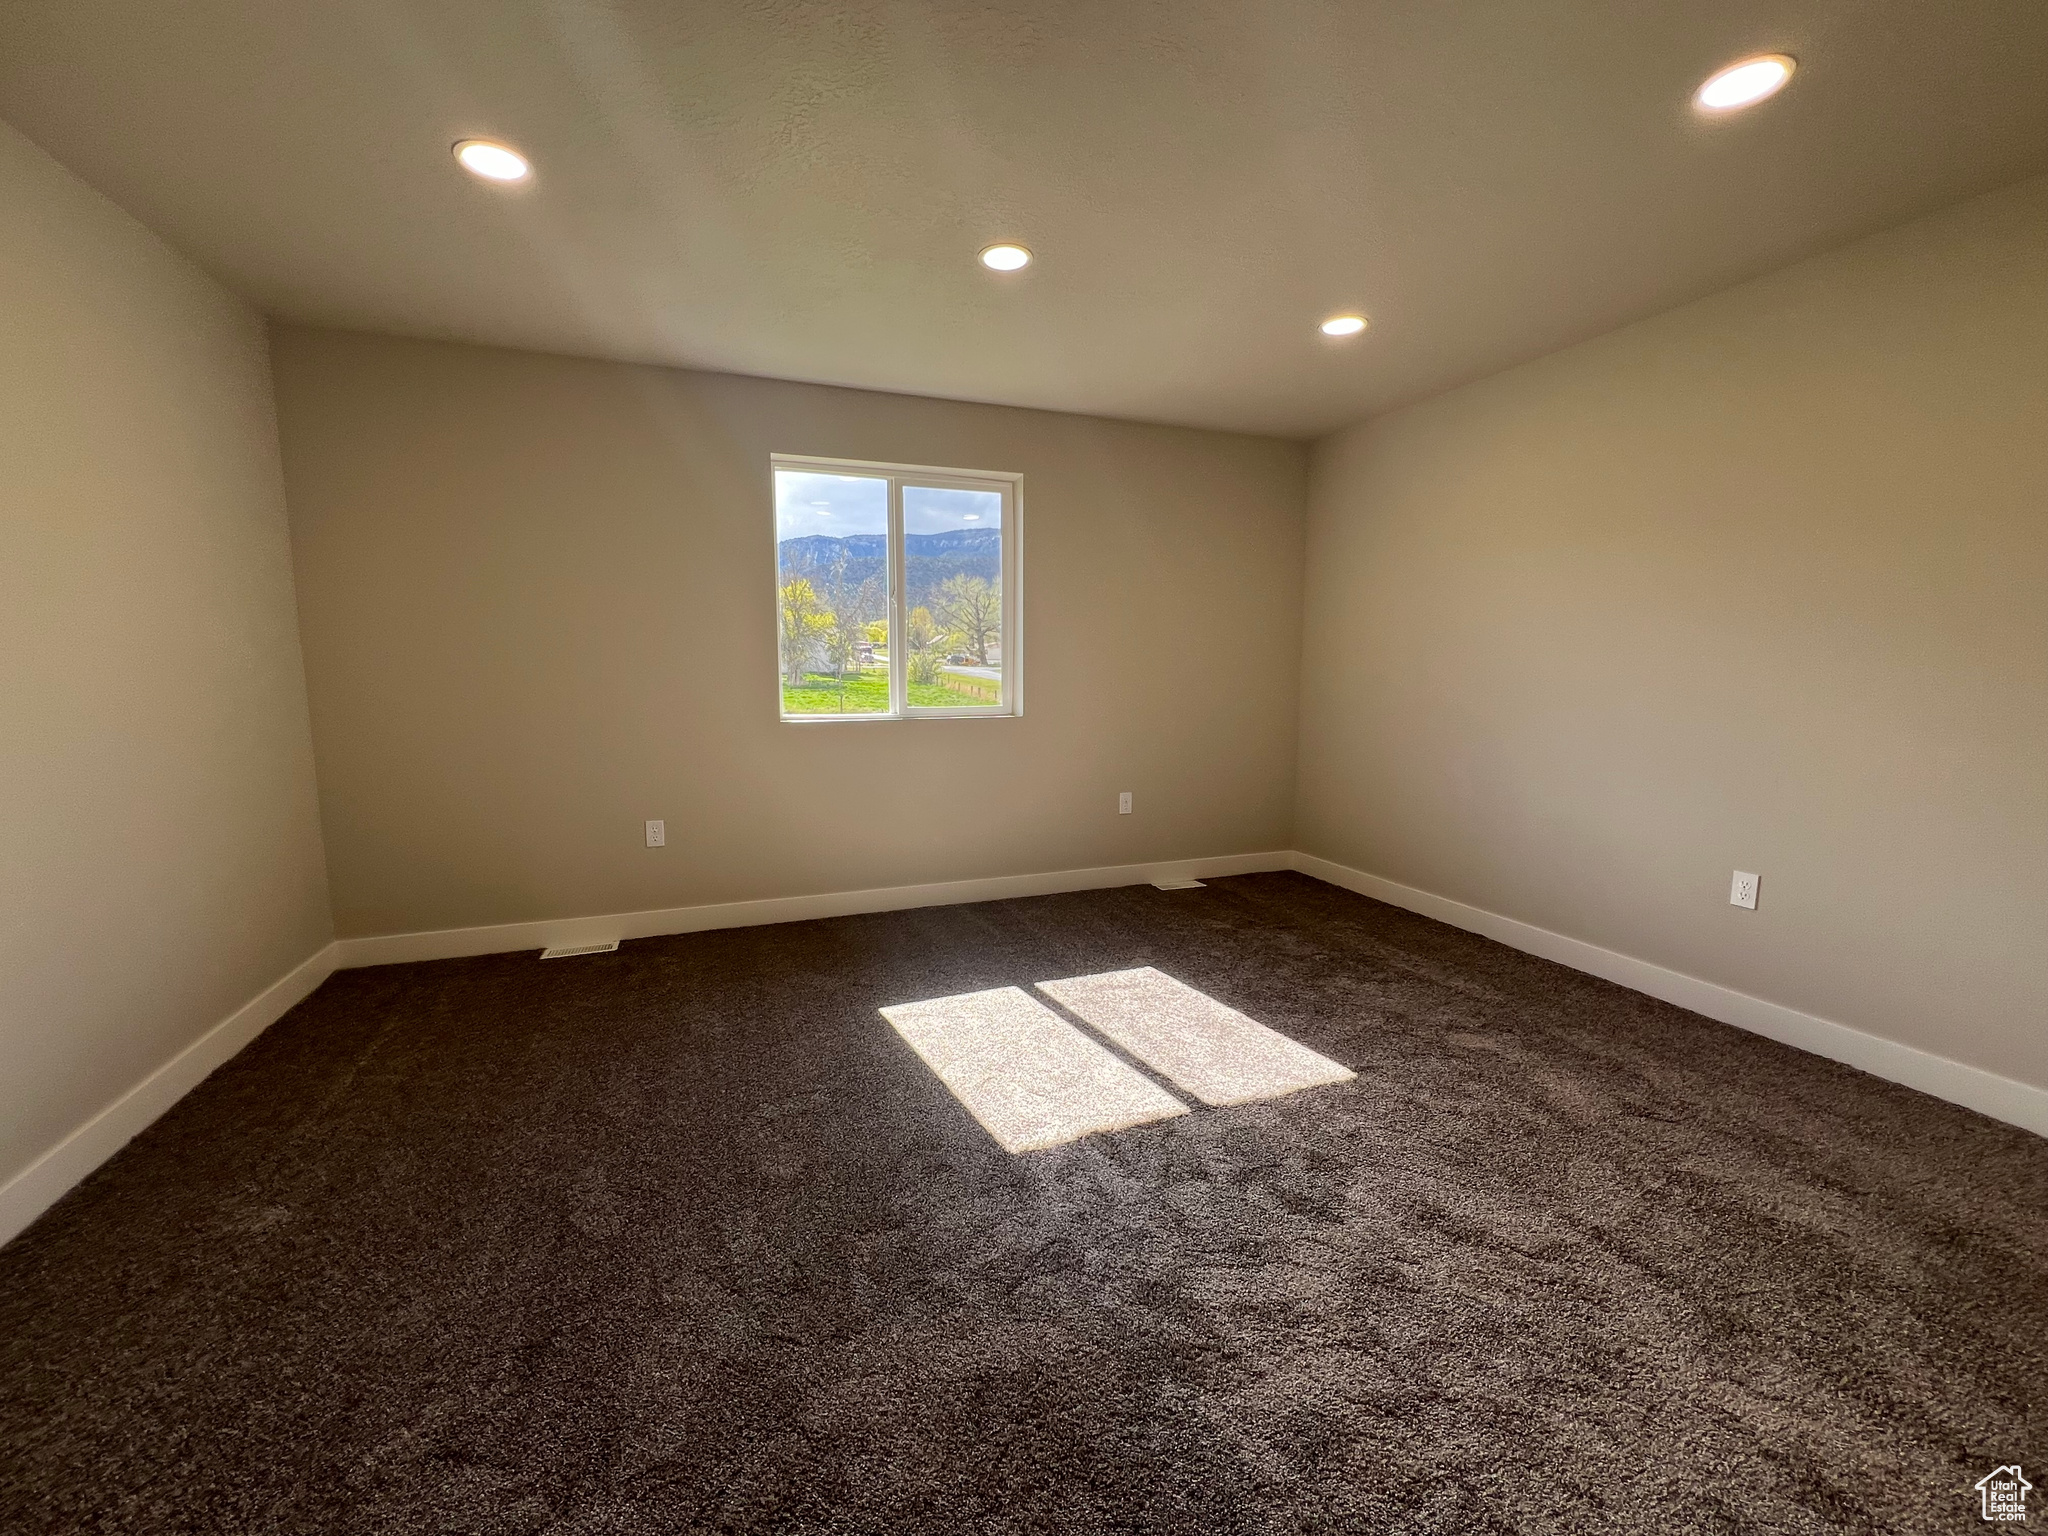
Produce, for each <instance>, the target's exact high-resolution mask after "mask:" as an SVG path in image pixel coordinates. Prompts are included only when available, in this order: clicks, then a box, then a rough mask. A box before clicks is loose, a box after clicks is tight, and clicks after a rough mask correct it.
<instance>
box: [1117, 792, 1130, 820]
mask: <svg viewBox="0 0 2048 1536" xmlns="http://www.w3.org/2000/svg"><path fill="white" fill-rule="evenodd" d="M1116 813H1117V815H1119V816H1128V815H1130V814H1131V792H1130V791H1129V790H1128V789H1127V790H1125V791H1124V792H1123V793H1122V794H1120V795H1118V796H1117V797H1116Z"/></svg>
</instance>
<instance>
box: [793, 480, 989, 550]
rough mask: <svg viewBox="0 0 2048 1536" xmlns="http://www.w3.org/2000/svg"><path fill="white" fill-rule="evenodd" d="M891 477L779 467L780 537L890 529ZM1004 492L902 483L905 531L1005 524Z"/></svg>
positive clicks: (795, 537)
mask: <svg viewBox="0 0 2048 1536" xmlns="http://www.w3.org/2000/svg"><path fill="white" fill-rule="evenodd" d="M888 489H889V487H888V482H887V481H885V480H869V479H867V478H865V477H863V476H859V475H817V474H810V473H808V472H805V471H801V470H793V469H779V470H777V471H776V472H775V526H776V537H777V538H778V539H800V538H803V537H805V536H807V535H809V534H817V533H822V534H828V535H831V536H832V537H835V538H844V537H845V536H846V535H847V534H849V533H886V532H887V531H888V528H889V496H888ZM1002 512H1003V498H1002V495H1001V494H1000V493H999V492H996V491H951V490H940V489H938V488H936V487H931V486H916V485H906V486H905V487H904V488H903V531H904V532H905V533H946V532H949V531H951V530H952V529H955V528H977V527H979V528H995V527H1000V526H1001V524H1002Z"/></svg>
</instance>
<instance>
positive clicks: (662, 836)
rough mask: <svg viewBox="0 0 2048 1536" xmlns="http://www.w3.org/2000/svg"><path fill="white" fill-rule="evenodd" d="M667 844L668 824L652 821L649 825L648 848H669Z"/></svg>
mask: <svg viewBox="0 0 2048 1536" xmlns="http://www.w3.org/2000/svg"><path fill="white" fill-rule="evenodd" d="M667 844H668V823H667V822H665V821H650V822H649V823H647V846H648V847H650V848H661V847H665V846H667Z"/></svg>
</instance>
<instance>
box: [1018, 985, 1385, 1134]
mask: <svg viewBox="0 0 2048 1536" xmlns="http://www.w3.org/2000/svg"><path fill="white" fill-rule="evenodd" d="M1038 990H1039V991H1041V992H1043V993H1044V994H1045V995H1046V996H1047V997H1049V998H1051V999H1052V1000H1053V1001H1054V1002H1056V1003H1058V1004H1059V1005H1060V1006H1061V1007H1062V1008H1064V1009H1066V1010H1067V1012H1069V1013H1071V1014H1073V1015H1074V1017H1075V1018H1077V1019H1079V1020H1080V1021H1081V1022H1082V1023H1084V1024H1086V1025H1088V1026H1089V1027H1090V1028H1091V1029H1094V1030H1096V1031H1097V1032H1099V1033H1100V1034H1102V1035H1103V1036H1104V1037H1105V1038H1107V1039H1108V1040H1110V1041H1111V1042H1112V1043H1113V1044H1115V1045H1118V1046H1120V1047H1122V1048H1123V1049H1124V1050H1126V1051H1128V1052H1130V1053H1131V1055H1133V1056H1135V1057H1137V1058H1138V1060H1140V1061H1142V1062H1144V1063H1145V1065H1146V1066H1148V1067H1150V1068H1151V1069H1152V1070H1153V1071H1155V1072H1157V1073H1159V1074H1160V1075H1161V1076H1164V1077H1170V1078H1172V1079H1173V1080H1174V1081H1175V1082H1176V1083H1178V1084H1180V1086H1181V1087H1183V1088H1185V1089H1186V1090H1187V1091H1188V1092H1189V1093H1192V1094H1193V1095H1194V1096H1195V1097H1196V1098H1198V1099H1200V1100H1201V1101H1202V1102H1203V1103H1204V1104H1249V1103H1252V1102H1254V1101H1255V1100H1258V1099H1277V1098H1280V1097H1282V1096H1283V1095H1285V1094H1290V1093H1296V1092H1299V1091H1300V1090H1301V1089H1303V1088H1314V1087H1317V1086H1319V1085H1320V1084H1323V1083H1341V1082H1346V1081H1348V1080H1349V1079H1351V1078H1352V1077H1354V1076H1355V1075H1356V1074H1355V1073H1353V1072H1352V1071H1351V1069H1350V1068H1349V1067H1342V1066H1339V1065H1338V1064H1337V1063H1336V1062H1334V1061H1332V1060H1330V1058H1329V1057H1327V1056H1318V1055H1317V1054H1316V1053H1315V1052H1314V1051H1312V1050H1310V1049H1309V1048H1308V1047H1307V1046H1305V1045H1301V1044H1298V1043H1297V1042H1295V1041H1293V1040H1290V1039H1288V1038H1287V1037H1286V1036H1285V1035H1283V1034H1281V1033H1279V1032H1278V1031H1277V1030H1271V1029H1268V1028H1266V1026H1265V1025H1263V1024H1260V1023H1258V1022H1256V1021H1255V1020H1252V1019H1248V1018H1246V1017H1245V1016H1244V1015H1243V1014H1241V1013H1239V1012H1238V1011H1237V1010H1236V1009H1235V1008H1226V1007H1225V1006H1224V1005H1223V1004H1221V1003H1219V1002H1217V1001H1216V999H1215V998H1213V997H1211V996H1209V994H1208V993H1206V992H1197V991H1196V990H1195V989H1194V988H1193V987H1191V986H1189V985H1188V984H1187V983H1186V982H1182V981H1175V980H1174V979H1173V978H1172V977H1171V976H1169V975H1167V974H1166V973H1165V972H1164V971H1155V970H1154V969H1153V968H1152V967H1151V966H1149V965H1147V966H1141V967H1139V968H1138V969H1137V970H1134V971H1106V972H1104V973H1103V974H1102V975H1100V976H1075V977H1071V978H1069V979H1068V980H1066V981H1042V982H1040V983H1039V984H1038Z"/></svg>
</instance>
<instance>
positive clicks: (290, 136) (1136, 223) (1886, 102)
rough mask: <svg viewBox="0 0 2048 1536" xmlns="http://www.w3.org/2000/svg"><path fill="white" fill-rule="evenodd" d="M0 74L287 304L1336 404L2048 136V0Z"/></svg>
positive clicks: (1546, 8)
mask: <svg viewBox="0 0 2048 1536" xmlns="http://www.w3.org/2000/svg"><path fill="white" fill-rule="evenodd" d="M1762 50H1782V51H1785V52H1789V53H1792V54H1795V55H1797V56H1798V57H1799V59H1800V60H1801V62H1802V68H1801V70H1800V72H1799V75H1798V78H1797V79H1796V80H1795V81H1794V83H1793V85H1792V86H1791V88H1790V89H1789V90H1787V91H1786V92H1785V94H1784V95H1782V96H1781V97H1779V98H1778V99H1776V100H1775V101H1772V102H1769V103H1767V104H1765V105H1764V106H1762V107H1760V108H1758V109H1756V110H1755V111H1753V112H1751V113H1748V114H1745V115H1741V116H1738V117H1735V118H1731V119H1725V120H1722V121H1718V122H1712V123H1704V122H1701V121H1699V120H1698V119H1696V118H1695V116H1694V115H1693V113H1692V111H1691V109H1690V106H1689V96H1690V93H1691V91H1692V89H1693V87H1694V86H1695V85H1696V84H1697V83H1698V82H1699V80H1700V79H1701V78H1702V77H1704V76H1705V75H1706V74H1707V73H1708V72H1710V71H1711V70H1712V69H1714V68H1715V67H1717V66H1719V65H1721V64H1723V63H1726V62H1728V61H1730V60H1732V59H1734V58H1736V57H1739V56H1741V55H1743V54H1746V53H1751V52H1757V51H1762ZM0 117H5V118H7V119H8V120H9V121H11V122H13V123H14V124H15V125H16V126H18V127H19V128H21V129H22V130H23V131H24V132H26V133H27V134H28V135H29V136H30V137H32V138H33V139H35V140H36V141H37V142H38V143H40V144H41V145H43V147H44V148H46V149H47V150H49V151H50V152H51V153H52V154H54V155H55V156H56V157H57V158H58V159H59V160H62V161H63V162H64V163H65V164H67V165H69V166H70V167H71V168H72V169H74V170H75V171H77V172H78V173H79V174H80V175H82V176H84V177H85V178H86V179H87V180H88V181H91V182H92V183H93V184H94V185H96V186H98V187H100V188H101V189H102V190H104V191H105V192H107V193H108V194H109V195H110V196H112V197H113V198H114V199H116V200H117V201H118V202H120V203H121V204H122V205H123V206H125V207H126V208H128V209H129V210H130V211H131V212H133V213H135V214H136V215H137V216H138V217H140V218H142V219H143V220H144V221H145V222H147V223H149V224H151V225H152V226H154V227H155V228H156V229H158V230H160V231H161V232H162V233H163V234H164V235H165V236H166V237H168V238H169V239H170V240H171V241H172V242H173V243H174V244H176V245H178V246H179V247H181V248H182V249H184V250H185V251H187V252H189V253H190V254H191V255H192V256H194V257H196V258H197V259H198V260H199V261H201V262H203V263H204V264H205V265H207V266H208V267H209V268H211V269H212V270H213V271H215V272H216V273H218V274H219V275H220V276H221V277H222V278H224V279H225V280H226V281H227V282H228V283H229V284H230V285H232V286H233V287H235V288H236V289H237V290H239V291H240V292H242V293H244V294H246V295H247V296H248V297H249V298H251V299H252V300H254V301H255V302H256V303H258V304H260V305H261V306H263V307H264V308H266V309H268V310H270V311H271V312H273V313H275V314H278V315H282V316H286V317H290V318H294V319H302V320H311V321H320V322H327V323H333V324H338V325H346V326H356V327H363V328H370V329H377V330H389V331H399V332H407V333H416V334H421V335H432V336H448V337H459V338H467V339H473V340H478V341H488V342H498V343H503V344H506V345H512V346H522V347H535V348H543V349H547V350H551V351H561V352H571V353H582V354H588V355H593V356H603V357H621V358H633V359H642V360H649V361H660V362H675V363H686V364H691V365H694V366H698V367H705V368H716V369H727V370H732V371H736V372H742V373H759V374H770V375H775V376H778V377H784V378H796V379H813V380H822V381H826V382H831V383H839V384H854V385H862V386H866V387H870V388H879V389H890V390H903V391H909V392H913V393H918V394H932V395H950V396H958V397H962V398H968V399H977V400H994V401H1001V402H1005V403H1009V404H1017V405H1034V406H1046V407H1051V408H1054V409H1060V410H1072V411H1087V412H1095V413H1100V414H1106V415H1116V416H1131V417H1139V418H1147V419H1153V420H1162V421H1174V422H1186V423H1191V424H1196V425H1205V426H1224V427H1235V428H1242V429H1247V430H1254V431H1268V432H1279V433H1285V434H1289V435H1309V434H1313V433H1317V432H1321V431H1325V430H1328V429H1330V428H1332V427H1336V426H1339V425H1342V424H1345V423H1347V422H1350V421H1354V420H1356V419H1358V418H1359V417H1361V416H1365V415H1368V414H1370V413H1372V412H1374V411H1376V410H1380V409H1384V408H1386V407H1388V406H1390V405H1394V404H1398V403H1400V402H1403V401H1406V400H1410V399H1414V398H1417V397H1419V396H1421V395H1425V394H1428V393H1430V392H1432V391H1435V390H1438V389H1442V388H1444V387H1446V386H1448V385H1451V384H1455V383H1458V382H1460V381H1462V380H1465V379H1469V378H1473V377H1476V376H1478V375H1481V374H1485V373H1488V372H1491V371H1493V370H1495V369H1498V368H1501V367H1503V366H1506V365H1508V364H1510V363H1513V362H1516V361H1519V360H1521V359H1524V358H1528V357H1531V356H1535V355H1537V354H1539V353H1542V352H1545V351H1548V350H1551V349H1553V348H1555V347H1558V346H1561V345H1564V344H1566V343H1569V342H1571V341H1574V340H1577V339H1580V338H1582V337H1585V336H1588V335H1592V334H1596V333H1598V332H1599V331H1602V330H1605V329H1608V328H1610V327H1612V326H1614V325H1615V324H1617V323H1620V322H1622V321H1625V320H1628V319H1631V318H1634V317H1636V316H1640V315H1644V314H1648V313H1651V312H1654V311H1656V310H1658V309H1661V308H1665V307H1668V306H1669V305H1671V304H1674V303H1677V302H1680V301H1682V300H1684V299H1687V298H1689V297H1692V296H1694V295H1697V294H1700V293H1703V292H1707V291H1710V290H1712V289H1714V288H1717V287H1720V286H1723V285H1725V284H1727V283H1729V282H1732V281H1735V280H1737V279H1740V278H1742V277H1745V276H1748V275H1750V274H1753V273H1756V272H1760V271H1763V270H1767V269H1768V268H1770V267H1773V266H1776V265H1779V264H1781V263H1783V262H1785V261H1788V260H1790V259H1793V258H1795V257H1798V256H1800V255H1803V254H1805V253H1807V252H1810V251H1814V250H1818V249H1822V248H1824V247H1826V246H1829V245H1832V244H1835V243H1838V242H1840V241H1842V240H1845V239H1848V238H1850V237H1853V236H1855V235H1858V234H1861V233H1864V232H1866V231H1869V230H1872V229H1876V228H1879V227H1882V226H1884V225H1886V224H1889V223H1893V222H1896V221H1898V220H1900V219H1903V218H1905V217H1908V216H1910V215H1912V214H1914V213H1917V212H1919V211H1921V210H1923V209H1926V208H1930V207H1933V206H1936V205H1938V204H1941V203H1944V202H1948V201H1951V200H1953V199H1956V198H1959V197H1962V196H1965V195H1967V194H1969V193H1972V192H1976V191H1980V190H1984V189H1987V188H1990V187H1994V186H1998V185H2001V184H2003V183H2006V182H2010V181H2015V180H2018V179H2020V178H2021V177H2024V176H2027V175H2031V174H2034V173H2037V172H2040V171H2043V170H2048V4H2044V3H2043V0H1971V3H1969V4H1963V5H1958V4H1955V3H1953V0H1916V3H1907V0H1783V3H1776V4H1764V3H1754V0H1712V3H1704V0H1663V3H1656V0H1457V3H1451V0H1407V3H1370V0H1351V3H1343V4H1335V3H1311V0H1271V3H1263V4H1261V3H1252V0H1160V3H1155V0H1093V3H1081V4H1060V3H1054V0H994V3H972V4H970V3H964V0H948V3H933V4H922V5H920V4H912V3H894V4H892V3H887V0H836V3H826V0H812V3H803V0H751V3H740V0H724V3H678V0H671V3H656V0H610V3H599V0H434V3H426V0H421V3H413V4H404V3H399V0H180V3H177V4H168V5H167V4H164V3H163V0H16V3H13V4H10V5H8V6H5V7H0ZM466 135H488V136H496V137H502V138H505V139H507V140H509V141H511V142H513V143H516V144H518V145H519V146H521V147H522V148H524V149H525V150H527V151H528V152H529V153H530V154H531V155H532V156H533V158H534V160H535V162H536V164H537V166H538V171H539V174H538V177H537V178H536V181H535V184H534V185H533V186H532V187H531V188H530V189H528V190H526V191H523V192H517V193H511V194H507V193H505V192H502V191H498V190H495V189H492V188H488V187H485V186H482V185H479V184H476V183H473V182H471V181H470V180H469V179H468V178H466V177H464V176H463V175H461V174H460V173H459V172H458V171H457V170H456V169H455V167H454V165H453V162H452V161H451V159H450V157H449V154H448V146H449V144H450V143H451V142H452V141H453V140H455V139H457V138H460V137H463V136H466ZM996 239H1017V240H1022V241H1024V242H1025V243H1027V244H1029V245H1030V246H1031V247H1032V248H1033V249H1034V250H1035V251H1036V252H1037V253H1038V257H1039V260H1038V262H1037V264H1036V265H1035V266H1034V267H1033V268H1032V269H1031V270H1030V271H1029V272H1027V273H1025V274H1022V275H1020V276H1017V277H1012V278H1007V279H1005V278H997V277H993V276H991V275H990V274H988V273H986V272H984V271H982V270H981V269H980V268H979V267H978V266H976V265H975V262H974V253H975V251H976V250H977V249H978V248H979V247H980V246H982V245H984V244H986V243H988V242H989V241H992V240H996ZM1353 307H1356V308H1360V309H1363V310H1364V311H1366V312H1367V313H1368V314H1370V315H1371V316H1372V318H1373V329H1372V330H1371V332H1370V333H1368V334H1367V335H1366V336H1364V337H1362V338H1359V339H1358V340H1356V341H1352V342H1349V343H1331V342H1326V341H1325V340H1323V338H1321V337H1320V336H1319V335H1318V334H1317V332H1316V323H1317V322H1318V321H1319V320H1320V319H1322V318H1323V317H1324V316H1325V315H1328V314H1330V313H1332V312H1335V311H1338V310H1342V309H1349V308H1353Z"/></svg>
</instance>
